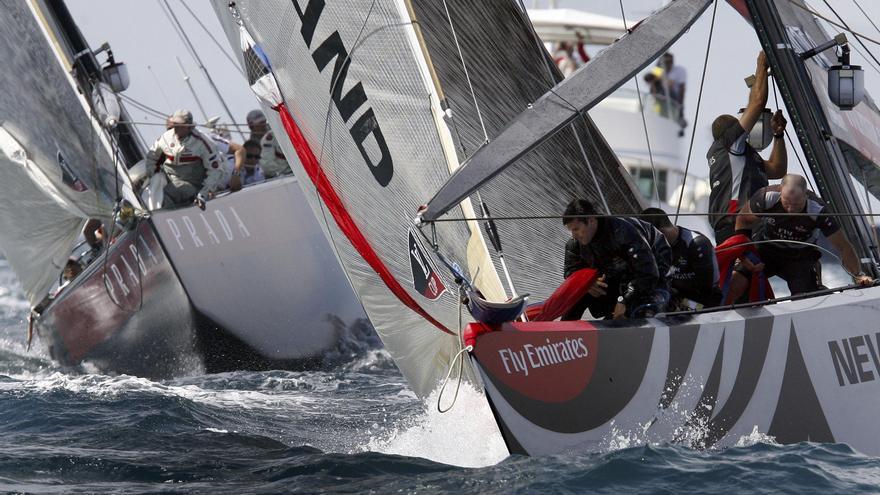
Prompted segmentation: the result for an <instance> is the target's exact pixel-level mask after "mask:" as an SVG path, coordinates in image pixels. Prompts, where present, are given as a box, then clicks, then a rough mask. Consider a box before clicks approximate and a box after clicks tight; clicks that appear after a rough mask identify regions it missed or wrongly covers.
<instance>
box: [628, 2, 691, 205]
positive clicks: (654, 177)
mask: <svg viewBox="0 0 880 495" xmlns="http://www.w3.org/2000/svg"><path fill="white" fill-rule="evenodd" d="M620 17H621V18H622V19H623V29H624V31H626V32H627V33H628V32H630V30H629V29H627V27H626V26H627V23H626V12H625V11H624V9H623V0H620ZM633 81H635V83H636V96H637V97H638V98H639V113H640V114H641V116H642V128H643V129H644V131H645V143H646V144H647V145H648V159H649V160H650V161H651V182H653V184H654V193H655V194H654V195H655V196H656V197H657V206H658V207H659V206H660V184H659V183H658V182H657V169H656V168H655V167H654V153H653V152H652V151H651V137H650V136H649V135H648V120H647V119H646V118H645V104H644V102H642V91H641V88H639V75H638V73H636V74H635V75H634V76H633ZM666 103H667V105H668V104H669V103H670V99H669V98H668V95H667V100H666ZM667 117H668V116H667ZM683 195H684V187H682V190H681V196H683ZM680 202H681V201H680V200H679V203H680Z"/></svg>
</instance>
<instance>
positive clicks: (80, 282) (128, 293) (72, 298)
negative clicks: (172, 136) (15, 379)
mask: <svg viewBox="0 0 880 495" xmlns="http://www.w3.org/2000/svg"><path fill="white" fill-rule="evenodd" d="M37 328H38V330H39V332H40V336H41V337H42V338H43V339H45V340H46V341H47V344H48V347H49V352H50V354H51V356H52V357H53V358H54V359H56V360H58V361H59V362H60V363H62V364H64V365H68V366H77V365H79V364H80V363H81V362H83V361H88V362H90V363H92V364H94V365H95V366H97V367H98V369H99V370H101V371H102V372H113V373H125V374H131V375H137V376H143V377H147V378H153V379H163V378H169V377H172V376H179V375H181V374H186V373H191V372H196V371H199V370H200V369H201V368H202V367H201V359H200V357H199V353H198V352H197V346H196V332H195V326H194V316H193V312H192V310H191V308H190V305H189V302H188V300H187V297H186V293H185V292H184V290H183V287H182V286H181V285H180V283H179V282H178V280H177V276H176V275H175V273H174V270H173V268H172V266H171V264H170V263H169V261H168V259H167V258H166V257H165V254H164V252H163V250H162V248H161V246H160V244H159V242H158V240H157V239H156V236H155V234H154V232H153V230H152V228H151V226H150V224H149V223H148V222H142V223H141V224H140V225H139V226H138V228H137V229H135V230H134V231H131V232H126V233H125V234H123V235H122V236H120V237H119V239H118V240H117V241H116V243H114V244H113V246H112V247H111V248H110V250H109V251H108V252H107V253H106V254H105V256H104V257H102V258H100V259H99V260H97V261H95V262H94V263H92V264H91V265H90V266H89V267H88V268H87V269H86V270H85V271H84V272H83V273H82V274H80V276H79V277H77V278H76V279H75V280H74V282H73V283H71V284H70V285H68V286H67V287H66V288H65V289H64V290H62V291H61V293H60V294H59V295H58V297H57V298H56V299H55V300H54V301H53V302H52V303H51V304H50V305H49V306H48V307H47V308H46V310H45V311H44V312H43V315H42V317H41V318H40V319H39V321H38V324H37Z"/></svg>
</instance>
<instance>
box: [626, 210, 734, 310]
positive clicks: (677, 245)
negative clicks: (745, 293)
mask: <svg viewBox="0 0 880 495" xmlns="http://www.w3.org/2000/svg"><path fill="white" fill-rule="evenodd" d="M642 213H643V214H647V215H651V216H650V217H647V218H645V221H646V222H648V223H650V224H651V225H653V226H654V227H655V228H656V229H657V230H659V231H660V232H661V233H662V234H663V237H665V238H666V241H667V242H669V248H670V249H671V251H672V269H671V270H670V271H669V273H668V274H667V276H666V278H667V279H668V280H669V290H670V292H671V293H672V298H671V301H670V304H669V306H670V308H673V307H675V308H676V309H686V308H693V307H694V304H691V303H695V304H697V305H700V306H702V307H705V308H711V307H715V306H718V305H719V304H721V289H720V288H719V287H718V276H719V273H718V260H717V259H716V258H715V246H713V245H712V241H710V240H709V238H708V237H706V236H705V235H703V234H702V233H700V232H697V231H696V230H690V229H688V228H685V227H682V226H680V225H674V224H673V223H672V222H671V221H669V217H668V216H667V215H666V212H665V211H663V210H662V209H660V208H646V209H645V210H644V211H643V212H642Z"/></svg>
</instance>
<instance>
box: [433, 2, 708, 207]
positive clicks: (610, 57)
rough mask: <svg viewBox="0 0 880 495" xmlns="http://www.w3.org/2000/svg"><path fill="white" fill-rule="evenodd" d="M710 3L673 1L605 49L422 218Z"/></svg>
mask: <svg viewBox="0 0 880 495" xmlns="http://www.w3.org/2000/svg"><path fill="white" fill-rule="evenodd" d="M710 3H711V1H710V0H677V1H675V2H672V3H670V4H669V5H667V6H666V7H665V8H664V9H663V10H661V11H660V12H659V13H658V14H656V15H654V16H652V17H650V18H648V19H646V20H645V21H643V22H641V23H639V24H638V25H637V26H636V28H635V29H634V30H632V31H631V32H630V33H629V34H628V35H626V36H624V37H623V38H621V39H620V40H618V41H617V42H615V43H614V44H612V45H611V46H609V47H608V48H606V49H605V50H603V51H601V52H600V53H599V54H597V55H596V56H595V57H594V58H593V59H592V60H591V61H590V63H589V64H587V65H585V66H584V67H582V68H581V69H580V70H578V71H577V72H575V73H574V74H573V75H572V76H571V77H569V78H568V79H566V80H564V81H562V82H560V83H559V84H557V85H556V87H554V88H553V89H552V90H551V91H549V92H548V93H546V94H544V95H543V96H541V98H539V99H538V100H537V101H535V103H534V104H532V105H529V107H528V108H527V109H524V111H523V112H522V113H521V114H520V115H519V116H517V117H516V119H514V120H513V121H512V122H510V124H509V125H508V126H507V127H506V128H505V129H504V130H503V131H502V132H501V133H500V134H499V135H498V137H496V138H495V139H493V140H492V141H491V142H489V143H488V144H487V145H486V146H484V147H483V148H481V149H480V150H479V151H477V152H476V153H475V154H474V155H473V156H472V157H470V158H469V159H468V161H467V162H466V163H464V164H463V165H462V167H461V168H459V169H458V171H457V172H456V173H455V175H453V176H452V177H451V178H450V180H449V182H447V183H446V184H445V185H444V186H443V188H441V189H440V190H439V191H438V192H437V194H436V195H435V196H434V198H433V199H431V201H430V202H429V203H428V208H427V209H426V210H425V212H424V214H423V215H422V217H423V218H424V219H425V220H427V221H431V220H436V219H437V218H438V217H439V216H440V215H442V214H443V213H444V212H446V211H447V210H448V209H449V208H451V207H452V206H454V205H456V204H458V202H459V201H461V200H462V199H463V198H464V197H466V196H467V195H469V194H471V193H472V192H474V191H475V190H477V189H478V188H479V187H480V186H481V185H482V184H483V183H485V182H486V181H488V180H489V179H491V178H493V177H495V176H496V175H497V174H499V173H501V172H502V171H503V170H504V169H505V168H507V167H508V166H510V165H511V164H513V163H514V162H515V161H517V160H518V159H520V158H521V157H522V156H524V155H525V154H526V153H528V152H529V151H531V150H533V149H535V148H536V147H538V146H539V145H540V144H542V143H543V142H544V141H545V140H546V139H547V138H549V137H550V136H552V135H553V134H554V133H556V132H557V131H558V130H560V129H561V128H563V127H564V126H565V125H566V124H568V123H570V122H571V121H573V120H575V119H577V118H578V117H579V116H580V115H582V113H583V112H585V111H587V110H589V109H590V108H591V107H592V106H593V105H595V104H596V103H598V102H599V101H601V100H602V99H603V98H605V97H606V96H608V95H609V94H611V92H613V91H614V90H615V89H617V88H618V87H620V86H621V85H622V84H624V83H625V82H626V81H627V80H628V79H629V78H630V77H632V76H633V75H634V74H635V73H636V72H638V71H639V70H640V69H642V68H643V67H644V66H645V65H647V64H648V63H650V62H651V61H652V60H654V59H656V58H657V57H658V56H659V55H660V54H661V53H663V52H664V51H666V49H667V48H669V46H670V45H671V44H672V43H673V42H674V41H675V40H676V39H678V35H679V34H680V33H683V32H684V30H685V29H687V28H688V27H689V26H690V25H691V24H692V23H693V22H694V21H695V20H696V19H697V17H699V15H700V14H701V13H702V12H703V11H704V10H705V9H706V7H708V6H709V4H710ZM670 34H672V36H670Z"/></svg>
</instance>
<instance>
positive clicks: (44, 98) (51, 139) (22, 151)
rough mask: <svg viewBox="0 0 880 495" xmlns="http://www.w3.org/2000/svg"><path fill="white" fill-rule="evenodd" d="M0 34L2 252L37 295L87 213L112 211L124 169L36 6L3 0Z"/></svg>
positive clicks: (57, 267)
mask: <svg viewBox="0 0 880 495" xmlns="http://www.w3.org/2000/svg"><path fill="white" fill-rule="evenodd" d="M0 33H2V34H0V57H2V59H3V60H4V64H5V66H4V69H5V70H3V71H2V72H0V84H2V87H4V88H8V89H9V90H7V91H4V92H2V93H0V122H2V129H0V143H2V151H3V153H2V154H0V162H2V163H0V168H2V170H0V189H2V190H3V192H2V195H0V203H2V204H0V211H2V213H0V215H2V219H0V224H2V225H0V251H2V252H3V253H4V254H5V256H6V257H7V259H8V260H9V262H10V264H11V266H12V268H13V270H14V271H15V272H16V275H17V276H18V277H19V279H20V280H21V282H22V285H23V287H24V289H25V292H26V293H27V296H28V299H29V300H30V302H31V303H36V302H39V301H40V300H41V299H42V298H43V296H45V294H46V292H47V291H48V289H49V288H50V287H51V285H52V283H53V282H54V281H55V280H57V277H58V276H59V274H60V273H61V270H62V269H63V266H64V262H65V261H66V259H67V256H68V255H69V254H70V251H71V249H72V248H73V245H74V243H75V241H76V237H77V235H78V233H79V229H80V228H81V227H82V224H83V223H84V222H85V219H87V218H90V217H97V218H106V217H109V216H110V215H111V214H112V211H113V204H114V198H115V191H116V183H117V182H116V181H117V174H116V173H115V168H114V167H115V163H114V160H113V159H112V158H111V157H110V154H109V152H108V151H107V147H106V145H105V143H104V142H103V141H102V136H101V132H100V130H99V129H98V128H97V127H96V126H95V125H94V123H93V122H92V120H91V119H90V118H89V114H88V113H87V112H86V110H85V108H86V107H85V105H84V100H82V98H81V97H80V96H79V95H78V94H77V92H76V90H75V88H74V85H73V83H72V80H71V78H70V76H69V74H68V72H67V71H68V70H69V69H70V64H69V62H68V61H67V60H66V59H65V58H64V56H63V54H62V53H61V52H60V51H58V49H57V40H55V41H53V39H54V38H53V35H52V33H51V31H50V29H49V26H48V24H47V21H46V18H45V17H44V15H43V13H42V11H41V10H40V7H39V5H38V4H37V3H34V2H30V1H28V2H13V3H10V4H9V5H5V6H4V14H3V15H2V16H0ZM13 88H14V90H13Z"/></svg>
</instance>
